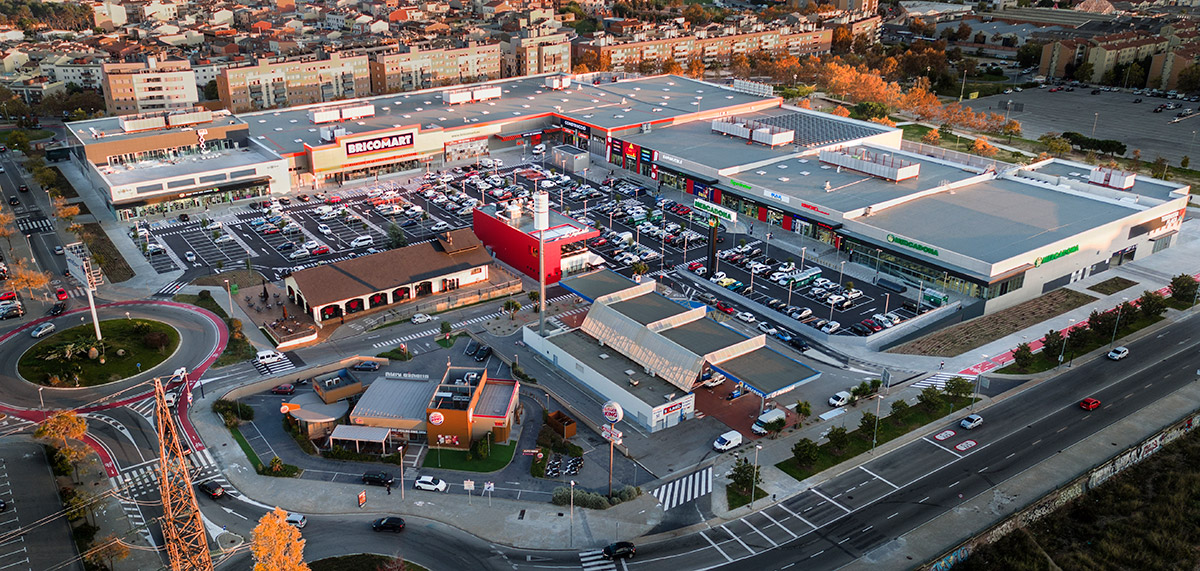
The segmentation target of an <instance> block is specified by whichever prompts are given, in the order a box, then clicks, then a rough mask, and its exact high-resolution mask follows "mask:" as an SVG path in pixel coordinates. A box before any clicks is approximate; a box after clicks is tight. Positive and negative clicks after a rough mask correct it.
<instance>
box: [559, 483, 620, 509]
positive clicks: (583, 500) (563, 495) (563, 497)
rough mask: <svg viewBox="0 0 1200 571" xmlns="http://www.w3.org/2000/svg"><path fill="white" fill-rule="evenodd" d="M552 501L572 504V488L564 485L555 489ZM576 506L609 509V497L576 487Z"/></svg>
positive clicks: (562, 504) (561, 504)
mask: <svg viewBox="0 0 1200 571" xmlns="http://www.w3.org/2000/svg"><path fill="white" fill-rule="evenodd" d="M550 502H551V503H553V504H554V505H556V506H565V505H570V504H571V488H568V487H565V486H562V487H558V488H555V489H554V493H553V494H551V495H550ZM575 507H580V508H588V509H593V510H604V509H608V507H609V503H608V498H606V497H604V496H603V495H601V494H596V493H592V492H587V491H584V490H582V489H580V488H578V487H576V488H575Z"/></svg>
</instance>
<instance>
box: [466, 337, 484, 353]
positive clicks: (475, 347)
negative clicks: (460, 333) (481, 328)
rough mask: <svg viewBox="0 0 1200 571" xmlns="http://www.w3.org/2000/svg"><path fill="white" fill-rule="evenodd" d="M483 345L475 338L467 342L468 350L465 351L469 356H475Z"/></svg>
mask: <svg viewBox="0 0 1200 571" xmlns="http://www.w3.org/2000/svg"><path fill="white" fill-rule="evenodd" d="M481 347H483V345H480V344H479V343H476V342H475V341H474V340H472V341H471V342H470V343H467V350H466V352H465V353H466V355H468V356H474V355H475V354H476V353H478V352H479V349H480V348H481Z"/></svg>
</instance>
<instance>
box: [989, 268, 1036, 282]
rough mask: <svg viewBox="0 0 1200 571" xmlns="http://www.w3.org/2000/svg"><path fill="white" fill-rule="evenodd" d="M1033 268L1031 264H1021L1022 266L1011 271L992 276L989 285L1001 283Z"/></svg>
mask: <svg viewBox="0 0 1200 571" xmlns="http://www.w3.org/2000/svg"><path fill="white" fill-rule="evenodd" d="M1033 267H1034V266H1033V264H1022V265H1020V266H1017V267H1015V268H1013V269H1011V270H1008V271H1007V272H1004V273H1002V274H1000V275H998V276H992V279H991V280H990V283H989V285H990V284H994V283H997V282H1002V281H1004V280H1006V279H1008V278H1011V277H1013V276H1015V275H1019V274H1023V273H1025V272H1027V271H1029V270H1032V269H1033Z"/></svg>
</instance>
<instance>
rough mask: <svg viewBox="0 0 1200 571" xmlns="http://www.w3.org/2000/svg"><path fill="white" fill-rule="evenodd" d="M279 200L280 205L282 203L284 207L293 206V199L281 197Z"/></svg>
mask: <svg viewBox="0 0 1200 571" xmlns="http://www.w3.org/2000/svg"><path fill="white" fill-rule="evenodd" d="M278 200H279V203H280V204H282V205H284V206H287V205H289V204H291V203H292V199H290V198H288V197H286V196H281V197H279V199H278Z"/></svg>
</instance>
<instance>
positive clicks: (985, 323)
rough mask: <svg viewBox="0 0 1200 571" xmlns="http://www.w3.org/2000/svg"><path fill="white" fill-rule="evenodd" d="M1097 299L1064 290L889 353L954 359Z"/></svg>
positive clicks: (956, 326) (943, 331) (919, 340)
mask: <svg viewBox="0 0 1200 571" xmlns="http://www.w3.org/2000/svg"><path fill="white" fill-rule="evenodd" d="M1095 300H1096V298H1094V297H1092V296H1090V295H1087V294H1085V293H1080V292H1077V291H1074V290H1070V289H1065V288H1060V289H1056V290H1054V291H1052V292H1050V293H1048V294H1046V295H1043V296H1041V297H1039V298H1037V299H1031V300H1029V301H1026V302H1024V303H1020V304H1017V305H1014V306H1012V307H1010V308H1008V309H1003V310H1000V311H997V312H996V313H993V314H991V315H985V316H983V317H979V318H976V319H972V320H970V321H964V322H962V323H959V324H958V325H955V326H953V327H947V328H945V329H942V330H940V331H935V332H933V333H930V334H929V335H926V336H924V337H921V338H920V339H915V340H913V341H909V342H908V343H905V344H903V345H900V346H898V347H893V348H891V349H889V350H888V352H889V353H904V354H908V355H927V356H935V357H954V356H956V355H961V354H963V353H966V352H967V351H970V350H971V349H974V348H976V347H982V346H983V345H986V344H988V343H991V342H992V341H995V340H997V339H1000V338H1001V337H1004V336H1005V335H1008V334H1010V333H1013V332H1015V331H1020V330H1022V329H1025V328H1026V327H1031V326H1033V325H1037V324H1038V323H1041V322H1043V321H1045V320H1047V319H1050V318H1052V317H1055V316H1058V315H1062V314H1064V313H1066V312H1068V311H1071V310H1072V309H1075V308H1077V307H1083V306H1085V305H1087V304H1089V303H1091V302H1093V301H1095Z"/></svg>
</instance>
